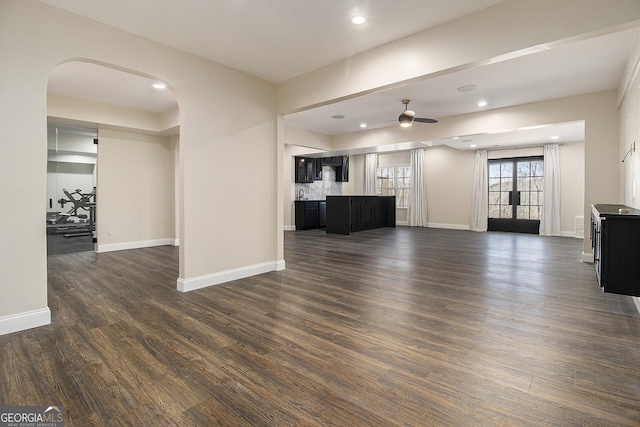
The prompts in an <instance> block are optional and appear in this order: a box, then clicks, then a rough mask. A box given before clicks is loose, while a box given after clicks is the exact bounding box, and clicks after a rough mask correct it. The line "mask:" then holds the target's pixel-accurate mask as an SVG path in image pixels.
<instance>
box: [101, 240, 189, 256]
mask: <svg viewBox="0 0 640 427" xmlns="http://www.w3.org/2000/svg"><path fill="white" fill-rule="evenodd" d="M179 244H180V241H179V240H178V239H171V238H167V239H156V240H141V241H139V242H124V243H112V244H109V245H100V244H98V247H97V249H96V252H98V253H103V252H113V251H124V250H127V249H140V248H151V247H154V246H179Z"/></svg>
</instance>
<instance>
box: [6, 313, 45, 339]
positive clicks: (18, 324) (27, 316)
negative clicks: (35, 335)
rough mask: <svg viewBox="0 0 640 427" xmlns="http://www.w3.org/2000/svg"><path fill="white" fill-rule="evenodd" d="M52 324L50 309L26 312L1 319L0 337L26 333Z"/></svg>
mask: <svg viewBox="0 0 640 427" xmlns="http://www.w3.org/2000/svg"><path fill="white" fill-rule="evenodd" d="M49 324H51V310H50V309H49V307H47V308H43V309H41V310H34V311H26V312H24V313H18V314H13V315H11V316H4V317H0V335H6V334H11V333H13V332H19V331H24V330H26V329H31V328H37V327H38V326H45V325H49Z"/></svg>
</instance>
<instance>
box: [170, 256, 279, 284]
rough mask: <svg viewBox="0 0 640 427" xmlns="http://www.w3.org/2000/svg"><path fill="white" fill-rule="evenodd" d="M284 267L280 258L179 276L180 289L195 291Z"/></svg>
mask: <svg viewBox="0 0 640 427" xmlns="http://www.w3.org/2000/svg"><path fill="white" fill-rule="evenodd" d="M284 268H285V263H284V260H280V261H273V262H265V263H262V264H254V265H249V266H246V267H241V268H234V269H232V270H227V271H221V272H220V273H213V274H206V275H204V276H199V277H193V278H191V279H181V278H178V290H179V291H181V292H189V291H194V290H196V289H202V288H207V287H209V286H214V285H220V284H222V283H226V282H231V281H232V280H238V279H244V278H246V277H251V276H257V275H258V274H263V273H268V272H270V271H280V270H283V269H284Z"/></svg>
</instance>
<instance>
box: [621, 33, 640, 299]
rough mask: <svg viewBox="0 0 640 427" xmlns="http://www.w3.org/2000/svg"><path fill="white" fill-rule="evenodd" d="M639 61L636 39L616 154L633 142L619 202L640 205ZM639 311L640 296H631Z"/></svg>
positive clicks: (639, 45) (623, 167) (639, 42)
mask: <svg viewBox="0 0 640 427" xmlns="http://www.w3.org/2000/svg"><path fill="white" fill-rule="evenodd" d="M639 64H640V40H636V44H635V46H634V49H633V54H632V55H631V58H630V60H629V62H628V65H629V66H628V69H627V73H626V74H625V76H624V78H623V81H622V84H621V90H620V91H619V93H618V97H619V99H620V100H621V103H622V106H621V108H620V141H619V151H618V157H619V159H620V160H622V159H623V158H624V156H625V155H626V154H627V152H628V151H629V150H630V149H631V148H632V147H633V146H634V144H635V151H632V153H631V154H630V156H629V157H627V159H626V160H625V161H624V163H622V162H620V163H619V167H620V182H621V184H620V201H621V203H622V204H626V205H628V206H631V207H634V208H636V209H640V188H639V187H640V186H639V185H638V184H639V183H640V152H639V151H638V149H640V147H639V146H638V143H639V142H640V107H638V104H639V103H640V78H639V77H638V75H637V71H638V68H637V67H638V66H639ZM633 299H634V301H635V303H636V306H637V307H638V310H639V311H640V298H638V297H634V298H633Z"/></svg>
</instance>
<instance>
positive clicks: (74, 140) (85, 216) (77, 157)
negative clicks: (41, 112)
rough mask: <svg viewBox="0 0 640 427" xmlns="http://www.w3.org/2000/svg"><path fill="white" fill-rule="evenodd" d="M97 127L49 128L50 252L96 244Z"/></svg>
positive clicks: (78, 249)
mask: <svg viewBox="0 0 640 427" xmlns="http://www.w3.org/2000/svg"><path fill="white" fill-rule="evenodd" d="M96 137H97V134H96V131H94V130H91V129H80V128H71V127H61V126H56V125H53V124H50V125H49V126H48V128H47V219H46V222H47V255H50V256H51V255H62V254H69V253H75V252H89V251H93V250H94V248H95V244H94V242H95V229H96V227H95V225H96V215H95V212H96V164H97V149H96V145H95V143H94V141H95V138H96Z"/></svg>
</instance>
